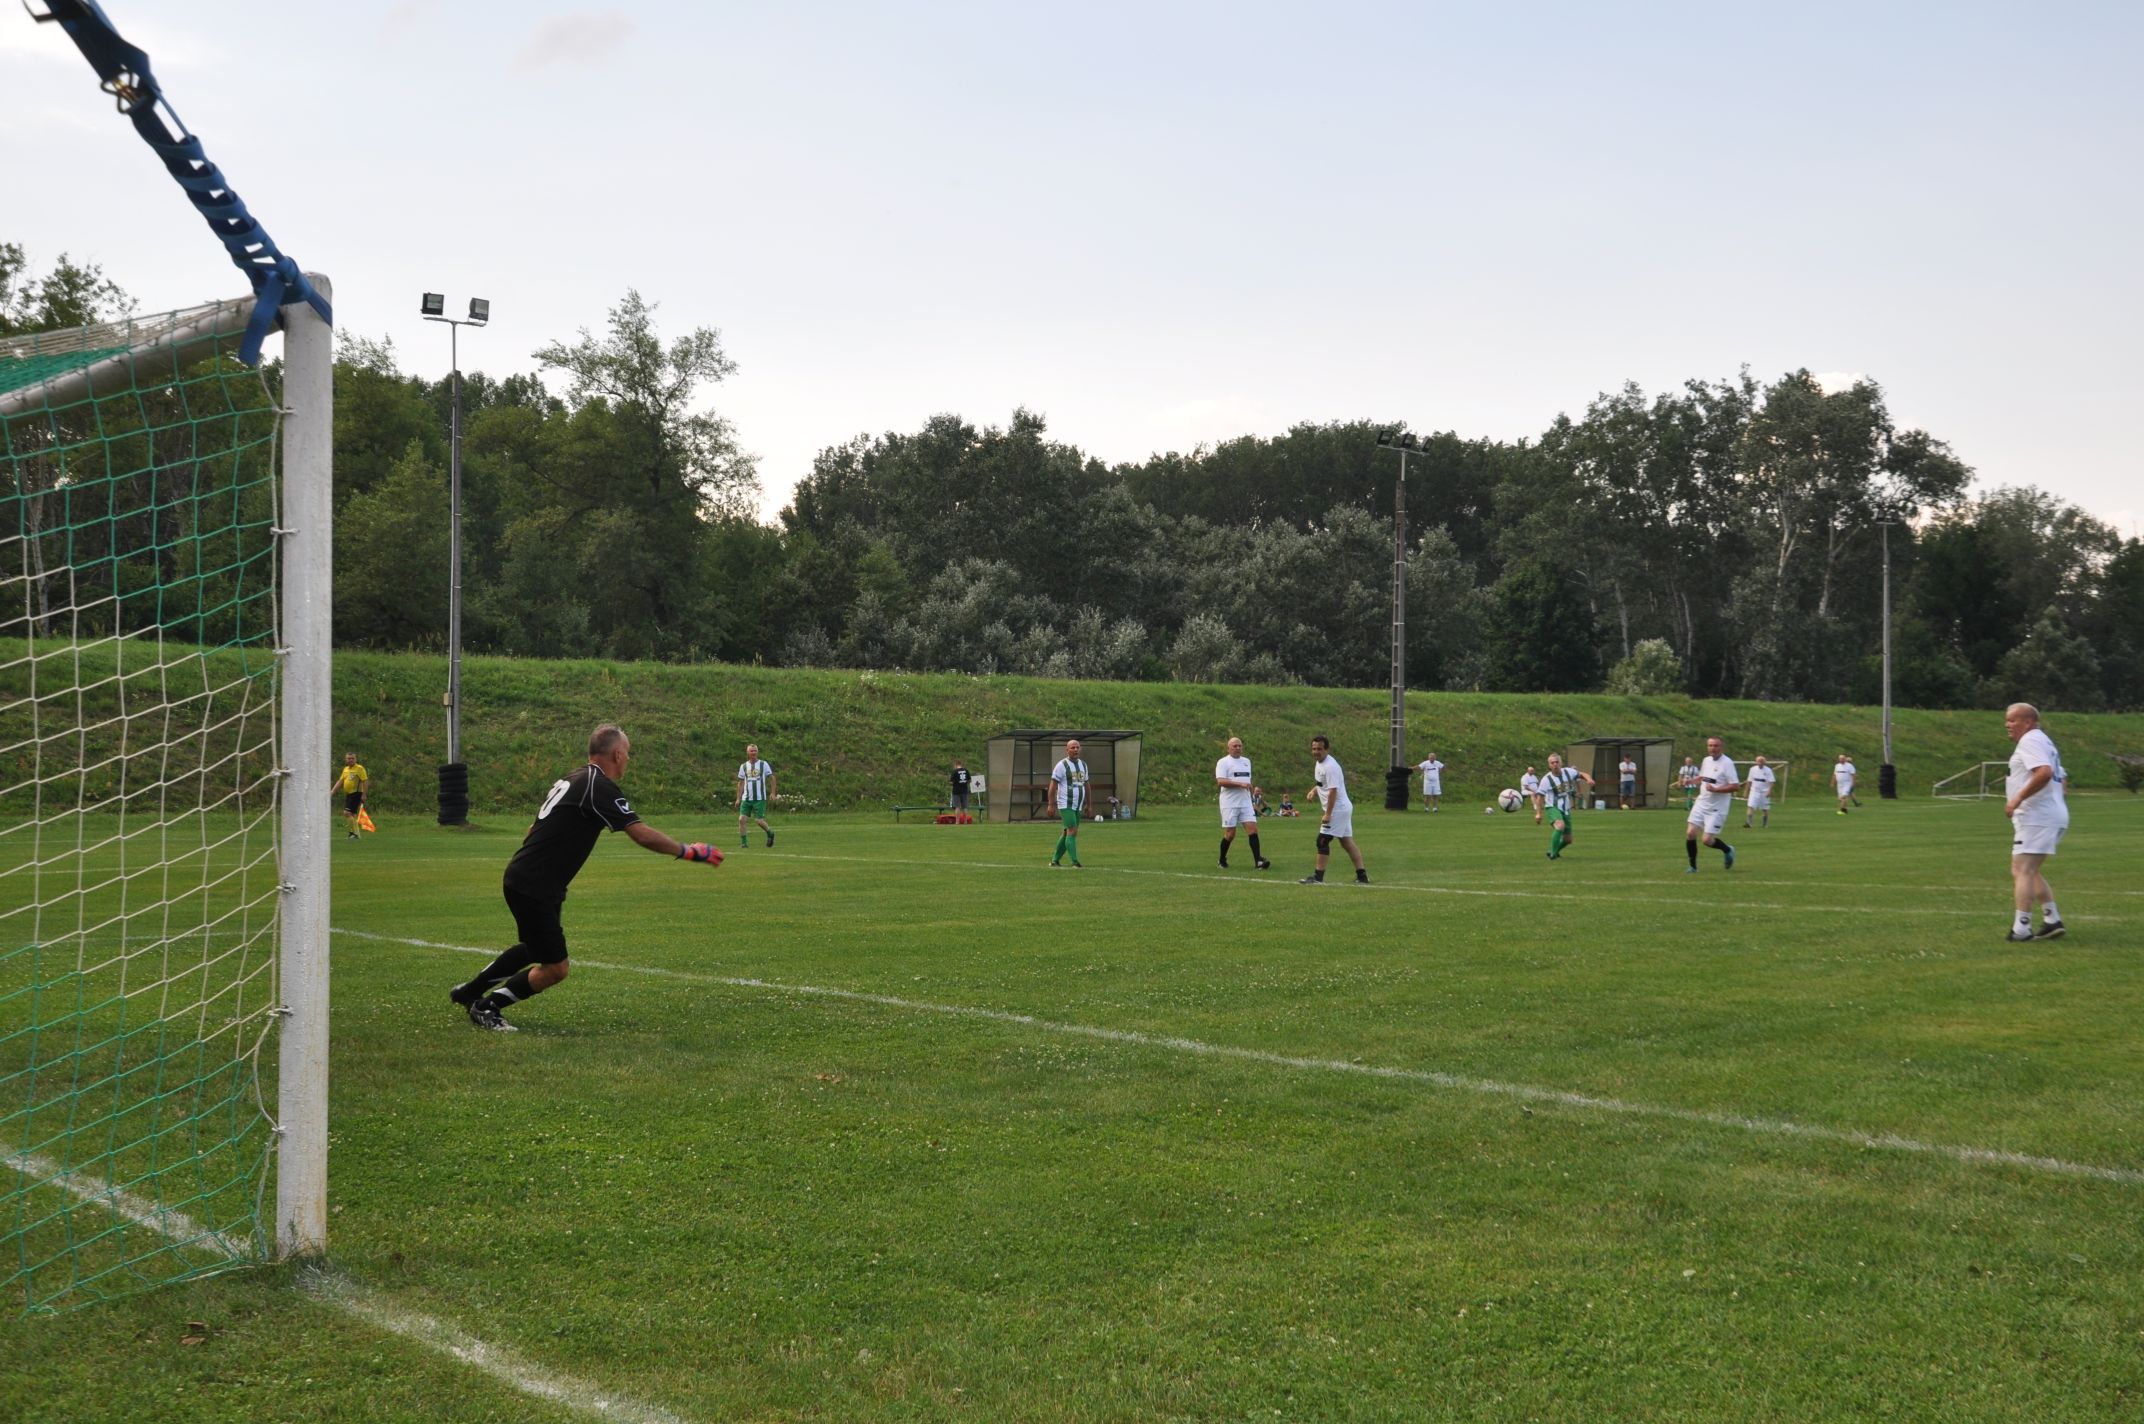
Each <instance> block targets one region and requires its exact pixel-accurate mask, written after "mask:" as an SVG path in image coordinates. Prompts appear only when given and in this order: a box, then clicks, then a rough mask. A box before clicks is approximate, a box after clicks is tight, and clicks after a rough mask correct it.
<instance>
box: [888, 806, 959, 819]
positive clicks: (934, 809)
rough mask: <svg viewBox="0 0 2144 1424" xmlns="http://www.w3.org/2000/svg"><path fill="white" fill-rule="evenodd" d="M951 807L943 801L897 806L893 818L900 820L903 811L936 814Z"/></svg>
mask: <svg viewBox="0 0 2144 1424" xmlns="http://www.w3.org/2000/svg"><path fill="white" fill-rule="evenodd" d="M951 809H952V807H950V806H947V805H944V804H943V803H941V804H939V805H936V806H896V807H894V808H893V819H894V820H896V821H898V820H900V819H901V813H902V812H903V811H928V812H930V813H931V814H932V815H934V816H935V815H937V814H938V813H939V812H941V811H950V810H951Z"/></svg>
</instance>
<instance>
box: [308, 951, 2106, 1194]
mask: <svg viewBox="0 0 2144 1424" xmlns="http://www.w3.org/2000/svg"><path fill="white" fill-rule="evenodd" d="M334 932H335V933H336V934H339V935H346V936H348V937H350V938H352V939H366V940H375V941H378V942H381V943H386V944H406V945H412V946H415V947H417V948H420V949H444V950H450V951H452V952H454V953H456V954H475V955H482V956H484V957H485V958H487V959H488V958H491V957H493V956H495V955H496V954H497V953H498V951H497V950H495V949H487V948H482V947H480V946H476V945H467V944H444V943H441V942H440V941H438V940H427V939H410V938H407V937H405V936H402V935H386V934H373V933H369V932H367V931H365V930H351V929H342V928H337V929H336V930H335V931H334ZM574 962H575V963H576V964H581V965H585V966H587V967H588V968H591V969H611V970H617V971H618V972H620V973H625V974H641V975H647V976H649V977H651V978H658V979H670V980H675V981H678V982H681V983H687V984H704V985H709V986H719V987H723V988H732V989H751V990H756V991H761V992H765V993H770V994H789V995H794V996H797V997H799V998H819V999H836V1000H840V1001H843V1002H847V1003H856V1004H874V1005H877V1006H879V1007H882V1008H890V1009H900V1010H903V1011H905V1012H909V1013H921V1014H940V1015H944V1016H945V1017H948V1018H962V1019H974V1020H980V1021H982V1022H986V1023H1000V1024H1010V1025H1014V1026H1016V1027H1019V1028H1032V1029H1039V1030H1041V1031H1043V1032H1045V1033H1054V1034H1064V1035H1067V1036H1069V1037H1076V1038H1091V1039H1099V1040H1101V1041H1103V1042H1105V1043H1121V1044H1126V1045H1128V1046H1131V1047H1136V1048H1157V1049H1162V1050H1165V1051H1168V1052H1172V1053H1192V1054H1197V1055H1200V1056H1202V1057H1207V1058H1224V1059H1230V1060H1233V1061H1236V1062H1242V1063H1257V1064H1262V1065H1264V1066H1267V1067H1272V1068H1289V1069H1296V1070H1300V1071H1305V1072H1317V1073H1346V1074H1351V1075H1354V1076H1357V1077H1364V1078H1376V1079H1379V1080H1382V1081H1385V1082H1399V1083H1420V1084H1425V1085H1427V1086H1430V1087H1435V1088H1444V1089H1448V1090H1450V1091H1453V1092H1461V1093H1474V1094H1478V1095H1480V1096H1484V1097H1496V1098H1508V1099H1511V1100H1513V1101H1516V1102H1522V1103H1541V1104H1544V1105H1547V1106H1552V1107H1567V1108H1578V1109H1582V1110H1585V1111H1589V1112H1603V1113H1614V1114H1618V1115H1621V1116H1626V1117H1651V1118H1660V1119H1664V1120H1666V1121H1669V1122H1683V1123H1691V1124H1694V1125H1697V1126H1701V1127H1724V1128H1731V1129H1733V1130H1735V1131H1737V1132H1747V1133H1756V1134H1760V1135H1765V1136H1772V1137H1792V1138H1800V1139H1803V1140H1805V1141H1812V1142H1827V1143H1836V1144H1842V1145H1845V1146H1848V1147H1860V1148H1873V1149H1880V1150H1883V1151H1887V1152H1903V1153H1911V1154H1916V1155H1920V1156H1926V1157H1942V1158H1947V1159H1949V1160H1951V1161H1954V1162H1963V1163H1966V1164H1968V1165H1971V1166H1997V1167H2015V1168H2019V1169H2022V1170H2025V1171H2031V1172H2040V1173H2044V1174H2047V1175H2051V1176H2060V1177H2084V1178H2089V1179H2091V1180H2094V1181H2101V1182H2118V1183H2121V1184H2122V1185H2124V1186H2137V1185H2144V1170H2140V1169H2137V1168H2133V1167H2106V1166H2100V1165H2097V1164H2095V1163H2090V1162H2071V1161H2067V1160H2065V1159H2063V1158H2060V1157H2042V1156H2038V1155H2035V1154H2032V1153H2026V1152H2010V1151H2005V1150H2003V1149H2000V1148H1993V1147H1969V1146H1961V1145H1957V1144H1953V1143H1945V1142H1926V1141H1923V1140H1921V1139H1919V1138H1913V1137H1904V1136H1900V1135H1899V1134H1897V1133H1889V1132H1861V1131H1857V1130H1855V1129H1853V1128H1840V1127H1825V1126H1821V1125H1818V1124H1812V1123H1801V1122H1793V1121H1790V1120H1788V1119H1786V1118H1769V1117H1751V1116H1746V1115H1743V1114H1740V1113H1723V1112H1711V1111H1707V1110H1705V1109H1702V1108H1678V1107H1667V1106H1662V1105H1660V1104H1656V1103H1635V1102H1629V1101H1626V1100H1624V1099H1621V1098H1607V1097H1600V1096H1597V1095H1595V1094H1592V1093H1576V1092H1570V1091H1567V1090H1565V1089H1561V1088H1542V1087H1536V1086H1533V1085H1531V1084H1527V1083H1504V1082H1499V1081H1497V1080H1495V1079H1492V1078H1473V1077H1468V1076H1466V1075H1465V1074H1460V1073H1444V1072H1439V1071H1436V1070H1434V1069H1427V1068H1392V1067H1384V1066H1380V1065H1377V1064H1367V1063H1357V1062H1353V1061H1351V1060H1347V1059H1341V1058H1311V1057H1301V1056H1297V1055H1294V1054H1286V1053H1273V1052H1269V1051H1267V1050H1265V1049H1259V1048H1237V1047H1234V1046H1231V1045H1229V1044H1221V1043H1208V1042H1206V1041H1205V1040H1203V1039H1196V1038H1181V1037H1177V1036H1174V1035H1169V1034H1153V1033H1141V1032H1139V1031H1137V1030H1135V1029H1119V1028H1098V1027H1095V1026H1092V1025H1088V1024H1076V1023H1064V1022H1061V1021H1059V1020H1055V1019H1044V1018H1037V1017H1035V1016H1034V1015H1033V1014H1022V1013H1014V1012H1012V1011H1010V1010H1007V1009H986V1008H977V1007H974V1006H971V1005H965V1004H938V1003H932V1002H930V1001H929V1000H925V999H904V998H901V997H899V996H898V995H894V994H876V993H871V992H868V991H865V990H861V989H836V988H829V987H827V986H824V985H818V984H784V983H779V982H777V981H774V980H770V979H753V978H747V977H744V976H739V975H728V974H699V973H695V972H693V971H690V970H684V969H664V968H660V967H657V966H655V965H648V964H621V963H618V962H616V961H611V960H601V959H578V958H577V959H575V961H574Z"/></svg>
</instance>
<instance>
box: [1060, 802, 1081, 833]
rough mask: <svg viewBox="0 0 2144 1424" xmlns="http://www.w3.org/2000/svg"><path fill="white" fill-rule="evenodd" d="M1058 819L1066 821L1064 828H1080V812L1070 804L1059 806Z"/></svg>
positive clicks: (1070, 829) (1069, 829) (1074, 829)
mask: <svg viewBox="0 0 2144 1424" xmlns="http://www.w3.org/2000/svg"><path fill="white" fill-rule="evenodd" d="M1057 819H1058V820H1059V821H1061V822H1063V823H1064V828H1065V829H1066V830H1068V831H1076V830H1078V829H1079V812H1077V811H1075V810H1073V809H1072V808H1071V807H1070V806H1060V807H1058V808H1057Z"/></svg>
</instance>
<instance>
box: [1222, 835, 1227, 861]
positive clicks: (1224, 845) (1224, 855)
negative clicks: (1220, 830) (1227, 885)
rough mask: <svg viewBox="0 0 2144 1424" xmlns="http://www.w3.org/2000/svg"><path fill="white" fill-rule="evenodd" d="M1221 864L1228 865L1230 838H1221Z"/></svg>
mask: <svg viewBox="0 0 2144 1424" xmlns="http://www.w3.org/2000/svg"><path fill="white" fill-rule="evenodd" d="M1221 864H1223V865H1226V864H1228V837H1227V836H1223V837H1221Z"/></svg>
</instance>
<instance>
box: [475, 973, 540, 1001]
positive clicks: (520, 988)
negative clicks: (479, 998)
mask: <svg viewBox="0 0 2144 1424" xmlns="http://www.w3.org/2000/svg"><path fill="white" fill-rule="evenodd" d="M542 992H543V990H541V989H539V988H537V987H536V986H535V985H534V984H531V983H530V982H529V971H528V970H526V969H523V970H521V971H520V972H519V973H517V974H515V975H514V977H513V978H511V979H509V980H507V981H506V982H505V983H504V984H501V985H500V986H499V987H498V988H496V989H493V990H492V991H491V992H490V993H489V994H486V995H485V996H484V998H485V1000H486V1001H487V1002H489V1003H490V1004H491V1006H492V1007H493V1008H495V1009H503V1008H505V1007H506V1006H507V1005H508V1004H518V1003H520V1002H521V1001H522V1000H523V999H533V998H535V997H536V996H537V995H538V994H541V993H542Z"/></svg>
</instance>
